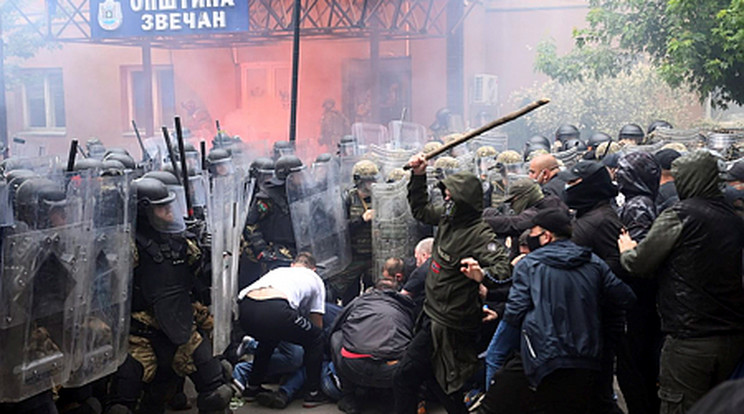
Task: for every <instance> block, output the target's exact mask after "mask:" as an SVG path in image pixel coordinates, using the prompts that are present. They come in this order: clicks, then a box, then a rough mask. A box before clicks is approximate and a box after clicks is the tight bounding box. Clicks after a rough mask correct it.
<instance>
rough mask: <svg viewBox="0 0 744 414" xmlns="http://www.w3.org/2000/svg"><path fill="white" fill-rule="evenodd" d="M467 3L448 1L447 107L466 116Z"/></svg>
mask: <svg viewBox="0 0 744 414" xmlns="http://www.w3.org/2000/svg"><path fill="white" fill-rule="evenodd" d="M464 10H465V5H464V3H463V2H462V1H461V0H449V1H448V2H447V28H448V30H447V107H448V108H449V110H450V111H452V113H455V114H460V115H463V117H464V116H465V113H464V111H463V93H464V91H465V87H464V84H465V80H464V77H465V70H464V66H465V55H464V50H463V49H464V45H465V35H464V32H463V25H462V24H460V21H461V20H462V18H463V15H464Z"/></svg>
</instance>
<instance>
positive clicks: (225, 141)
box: [212, 131, 233, 149]
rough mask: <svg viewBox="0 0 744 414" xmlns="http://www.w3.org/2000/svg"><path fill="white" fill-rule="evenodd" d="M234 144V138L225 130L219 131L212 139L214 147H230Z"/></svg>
mask: <svg viewBox="0 0 744 414" xmlns="http://www.w3.org/2000/svg"><path fill="white" fill-rule="evenodd" d="M232 144H233V139H232V137H230V135H228V134H227V132H225V131H218V132H217V135H215V136H214V138H213V139H212V149H216V148H228V147H230V145H232Z"/></svg>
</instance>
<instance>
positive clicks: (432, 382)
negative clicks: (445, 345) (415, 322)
mask: <svg viewBox="0 0 744 414" xmlns="http://www.w3.org/2000/svg"><path fill="white" fill-rule="evenodd" d="M433 350H434V346H433V342H432V337H431V322H430V321H429V320H428V319H427V320H426V321H424V322H423V323H422V326H421V329H420V330H419V331H418V332H417V333H416V336H414V337H413V340H412V341H411V343H410V344H409V345H408V349H407V350H406V354H405V356H403V359H402V360H401V361H400V363H398V370H397V371H396V372H395V376H394V377H393V394H394V396H395V413H396V414H415V413H416V410H417V408H418V402H419V397H418V392H419V389H420V388H421V385H422V384H425V385H426V388H427V390H428V391H429V392H430V393H432V394H433V395H434V396H436V398H437V399H438V400H439V402H440V403H441V404H442V405H443V406H444V408H445V409H446V410H447V413H449V414H464V413H467V412H468V410H467V409H466V408H465V403H464V402H463V400H462V395H460V393H457V392H456V393H453V394H451V395H447V394H446V393H445V392H444V390H443V389H442V387H441V386H440V385H439V383H438V382H437V380H436V378H435V377H434V369H433V367H432V362H431V355H432V352H433Z"/></svg>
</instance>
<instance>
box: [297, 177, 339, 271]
mask: <svg viewBox="0 0 744 414" xmlns="http://www.w3.org/2000/svg"><path fill="white" fill-rule="evenodd" d="M329 167H330V168H334V167H333V166H329ZM336 177H338V174H337V173H334V172H331V173H330V174H328V180H329V182H328V185H327V186H325V190H322V189H321V188H320V187H318V186H317V185H316V183H315V180H314V179H313V175H312V171H308V170H307V169H303V170H302V171H298V172H294V173H292V174H290V175H289V177H287V200H288V202H289V210H290V215H291V216H292V228H293V229H294V236H295V243H296V245H297V251H298V252H301V251H309V252H310V253H312V254H313V256H314V257H315V261H316V262H317V264H318V270H319V272H318V273H319V274H321V276H322V277H323V278H329V277H332V276H334V275H336V274H337V273H339V272H341V271H342V270H344V269H345V268H346V266H348V265H349V263H350V262H351V244H350V241H349V232H348V226H347V223H346V219H345V215H344V208H343V203H342V196H341V188H340V186H339V184H338V182H337V181H336Z"/></svg>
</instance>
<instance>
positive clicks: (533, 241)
mask: <svg viewBox="0 0 744 414" xmlns="http://www.w3.org/2000/svg"><path fill="white" fill-rule="evenodd" d="M542 235H543V233H540V234H538V235H537V236H527V247H528V248H529V249H530V252H534V251H535V250H537V249H539V248H541V247H543V245H542V244H540V236H542Z"/></svg>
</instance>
